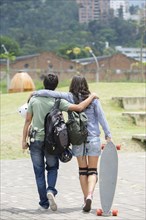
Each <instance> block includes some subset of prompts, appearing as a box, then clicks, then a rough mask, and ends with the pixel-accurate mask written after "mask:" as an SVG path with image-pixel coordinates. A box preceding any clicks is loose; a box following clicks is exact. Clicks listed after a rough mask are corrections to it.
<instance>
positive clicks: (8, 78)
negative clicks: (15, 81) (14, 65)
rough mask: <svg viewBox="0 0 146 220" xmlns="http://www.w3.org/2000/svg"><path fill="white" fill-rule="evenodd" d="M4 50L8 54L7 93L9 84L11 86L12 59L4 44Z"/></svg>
mask: <svg viewBox="0 0 146 220" xmlns="http://www.w3.org/2000/svg"><path fill="white" fill-rule="evenodd" d="M2 48H3V49H4V51H5V54H7V92H8V91H9V84H10V75H9V74H10V59H9V57H8V55H9V52H8V51H7V49H6V47H5V45H4V44H2Z"/></svg>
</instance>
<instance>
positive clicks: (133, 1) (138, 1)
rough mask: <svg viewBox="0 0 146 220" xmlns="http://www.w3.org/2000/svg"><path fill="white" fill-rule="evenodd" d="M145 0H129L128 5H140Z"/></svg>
mask: <svg viewBox="0 0 146 220" xmlns="http://www.w3.org/2000/svg"><path fill="white" fill-rule="evenodd" d="M145 2H146V0H129V3H130V5H132V4H133V5H141V4H143V3H145Z"/></svg>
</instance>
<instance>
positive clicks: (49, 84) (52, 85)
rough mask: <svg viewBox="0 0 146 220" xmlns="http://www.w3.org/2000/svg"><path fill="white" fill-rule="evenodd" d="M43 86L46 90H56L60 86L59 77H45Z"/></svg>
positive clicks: (51, 75) (50, 75) (52, 75)
mask: <svg viewBox="0 0 146 220" xmlns="http://www.w3.org/2000/svg"><path fill="white" fill-rule="evenodd" d="M43 84H44V87H45V89H49V90H55V89H56V87H57V85H58V76H57V75H55V74H48V75H45V76H44V80H43Z"/></svg>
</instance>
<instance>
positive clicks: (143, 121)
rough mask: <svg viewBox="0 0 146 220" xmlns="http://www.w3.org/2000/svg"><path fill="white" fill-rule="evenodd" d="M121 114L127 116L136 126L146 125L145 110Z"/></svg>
mask: <svg viewBox="0 0 146 220" xmlns="http://www.w3.org/2000/svg"><path fill="white" fill-rule="evenodd" d="M122 115H123V116H129V117H131V118H132V119H133V121H134V123H135V124H136V125H138V126H146V112H123V113H122Z"/></svg>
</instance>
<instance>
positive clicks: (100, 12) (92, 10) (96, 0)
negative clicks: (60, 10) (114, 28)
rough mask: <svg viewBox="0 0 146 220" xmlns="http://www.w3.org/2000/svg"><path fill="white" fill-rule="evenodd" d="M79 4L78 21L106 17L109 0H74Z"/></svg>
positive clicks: (84, 21)
mask: <svg viewBox="0 0 146 220" xmlns="http://www.w3.org/2000/svg"><path fill="white" fill-rule="evenodd" d="M76 2H77V4H78V6H79V23H88V22H90V21H93V20H100V19H108V15H109V10H110V0H104V1H103V0H76Z"/></svg>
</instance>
